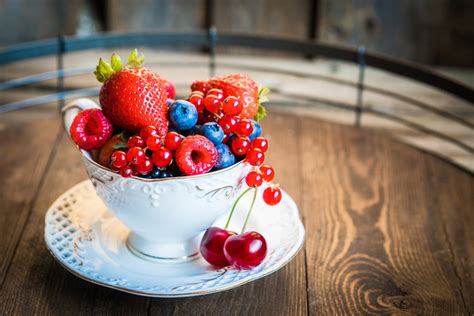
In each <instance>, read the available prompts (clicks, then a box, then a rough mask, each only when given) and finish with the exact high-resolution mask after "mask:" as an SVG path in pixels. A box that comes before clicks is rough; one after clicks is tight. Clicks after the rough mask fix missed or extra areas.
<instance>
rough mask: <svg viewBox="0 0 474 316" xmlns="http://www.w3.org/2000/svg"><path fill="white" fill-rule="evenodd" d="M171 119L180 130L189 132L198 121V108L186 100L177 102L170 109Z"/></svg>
mask: <svg viewBox="0 0 474 316" xmlns="http://www.w3.org/2000/svg"><path fill="white" fill-rule="evenodd" d="M169 118H170V121H171V123H172V124H173V126H175V127H176V128H177V129H178V130H187V129H190V128H192V127H194V126H195V125H196V123H197V120H198V113H197V110H196V107H195V106H194V105H193V104H192V103H190V102H188V101H185V100H177V101H175V102H174V103H173V104H172V105H171V108H170V111H169Z"/></svg>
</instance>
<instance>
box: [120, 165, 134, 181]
mask: <svg viewBox="0 0 474 316" xmlns="http://www.w3.org/2000/svg"><path fill="white" fill-rule="evenodd" d="M119 173H120V175H121V176H122V177H124V178H128V177H131V176H132V175H133V169H132V167H130V166H126V167H123V168H122V169H120V172H119Z"/></svg>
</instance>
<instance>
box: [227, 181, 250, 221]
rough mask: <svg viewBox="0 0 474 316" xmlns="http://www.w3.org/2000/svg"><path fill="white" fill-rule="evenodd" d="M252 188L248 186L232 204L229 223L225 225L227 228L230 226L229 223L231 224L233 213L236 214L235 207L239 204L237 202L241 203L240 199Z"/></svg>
mask: <svg viewBox="0 0 474 316" xmlns="http://www.w3.org/2000/svg"><path fill="white" fill-rule="evenodd" d="M251 189H252V188H247V189H246V190H245V191H244V192H242V193H241V194H240V195H239V197H238V198H237V200H235V202H234V205H232V210H231V211H230V214H229V218H227V223H226V224H225V226H224V229H225V230H227V228H228V227H229V224H230V220H231V218H232V215H233V214H234V211H235V207H236V206H237V203H239V201H240V199H241V198H242V197H243V196H244V195H245V194H246V193H247V192H248V191H250V190H251Z"/></svg>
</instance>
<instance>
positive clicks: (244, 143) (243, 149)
mask: <svg viewBox="0 0 474 316" xmlns="http://www.w3.org/2000/svg"><path fill="white" fill-rule="evenodd" d="M231 147H232V151H233V152H234V154H236V155H237V156H243V155H245V154H246V153H247V151H248V150H249V148H250V141H249V140H248V138H244V137H236V138H234V140H232V144H231Z"/></svg>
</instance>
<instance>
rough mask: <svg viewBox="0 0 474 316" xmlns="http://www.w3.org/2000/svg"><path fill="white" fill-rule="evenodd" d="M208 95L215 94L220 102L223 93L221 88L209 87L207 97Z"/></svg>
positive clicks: (222, 98)
mask: <svg viewBox="0 0 474 316" xmlns="http://www.w3.org/2000/svg"><path fill="white" fill-rule="evenodd" d="M208 95H214V96H216V97H217V98H218V99H219V101H220V102H222V100H224V93H222V90H221V89H216V88H214V89H211V90H209V91H207V93H206V97H207V96H208Z"/></svg>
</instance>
